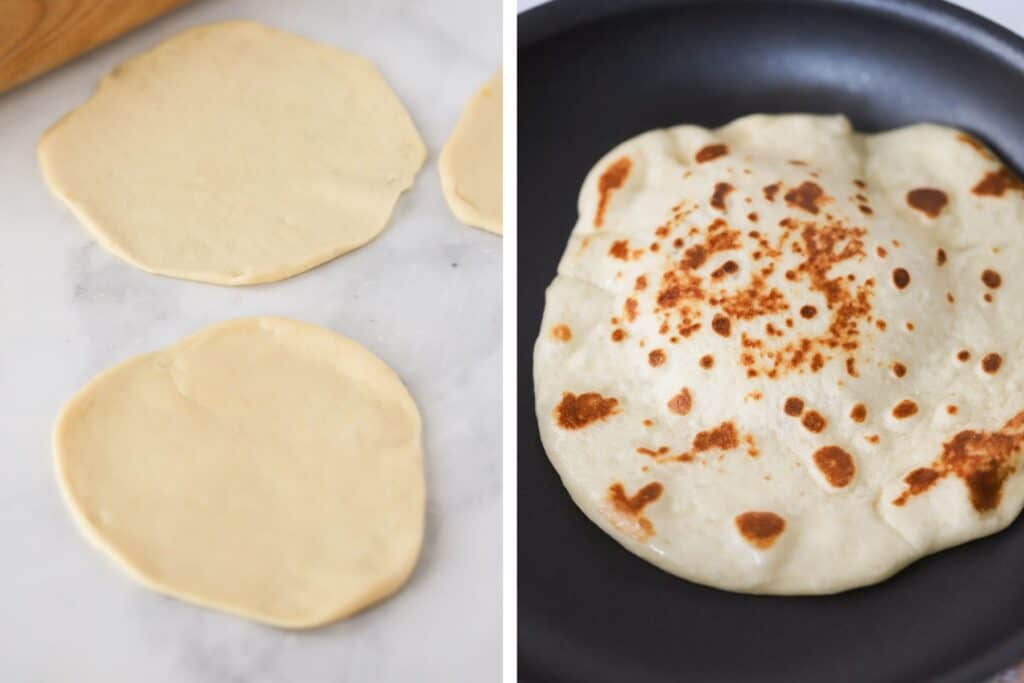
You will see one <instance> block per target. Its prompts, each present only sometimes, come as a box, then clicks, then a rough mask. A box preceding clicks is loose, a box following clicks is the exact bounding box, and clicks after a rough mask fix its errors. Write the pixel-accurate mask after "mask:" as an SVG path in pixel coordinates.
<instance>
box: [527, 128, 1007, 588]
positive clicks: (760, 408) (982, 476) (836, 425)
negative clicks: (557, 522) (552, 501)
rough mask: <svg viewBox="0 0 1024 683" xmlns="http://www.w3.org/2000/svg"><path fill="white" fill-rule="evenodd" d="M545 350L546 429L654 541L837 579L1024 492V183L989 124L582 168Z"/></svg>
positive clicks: (921, 549)
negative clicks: (995, 144)
mask: <svg viewBox="0 0 1024 683" xmlns="http://www.w3.org/2000/svg"><path fill="white" fill-rule="evenodd" d="M578 206H579V221H578V222H577V224H576V227H575V228H574V230H573V232H572V235H571V237H570V238H569V243H568V246H567V247H566V250H565V254H564V256H563V257H562V261H561V263H560V264H559V267H558V276H557V277H556V278H555V280H554V282H552V283H551V286H550V287H549V288H548V290H547V306H546V308H545V310H544V321H543V323H542V328H541V334H540V337H539V338H538V340H537V345H536V349H535V355H534V377H535V387H536V399H537V415H538V420H539V423H540V434H541V438H542V440H543V442H544V447H545V449H546V450H547V453H548V456H549V457H550V458H551V462H552V463H553V465H554V466H555V468H556V469H557V470H558V472H559V474H560V475H561V477H562V481H563V482H564V483H565V486H566V488H567V489H568V491H569V493H570V494H571V495H572V497H573V499H574V500H575V501H576V503H577V504H578V505H579V507H580V508H581V509H582V510H583V511H584V512H585V513H586V514H587V515H588V516H589V517H590V518H591V519H593V520H594V521H595V522H596V523H597V524H598V525H600V527H601V528H602V529H604V530H605V531H607V532H608V533H609V534H611V535H612V536H613V537H614V538H615V539H616V540H618V541H619V542H620V543H622V544H623V545H624V546H625V547H626V548H628V549H629V550H631V551H632V552H634V553H636V554H637V555H639V556H640V557H643V558H644V559H646V560H648V561H649V562H652V563H654V564H656V565H658V566H659V567H662V568H664V569H665V570H667V571H670V572H672V573H674V574H677V575H679V576H681V577H685V578H687V579H690V580H693V581H698V582H700V583H705V584H710V585H713V586H717V587H720V588H726V589H729V590H736V591H745V592H751V593H784V594H785V593H810V594H817V593H830V592H835V591H839V590H844V589H847V588H854V587H857V586H863V585H866V584H870V583H874V582H876V581H881V580H882V579H885V578H886V577H888V576H890V575H891V574H893V573H894V572H896V571H898V570H899V569H901V568H902V567H904V566H906V565H907V564H909V563H910V562H913V561H914V560H917V559H918V558H920V557H923V556H925V555H928V554H930V553H934V552H937V551H939V550H942V549H943V548H948V547H950V546H954V545H957V544H960V543H965V542H967V541H970V540H972V539H975V538H978V537H980V536H985V535H987V534H991V533H995V532H996V531H999V530H1000V529H1003V528H1004V527H1006V526H1007V525H1008V524H1010V522H1012V521H1013V520H1014V519H1015V518H1016V517H1017V515H1018V514H1019V513H1020V511H1021V509H1022V507H1024V469H1022V468H1021V453H1022V451H1024V395H1022V387H1024V344H1022V340H1024V273H1022V272H1021V268H1020V259H1021V256H1020V255H1021V254H1022V253H1024V184H1022V183H1021V181H1020V180H1018V179H1017V178H1016V177H1015V176H1014V175H1013V174H1012V172H1011V171H1010V170H1009V169H1007V168H1006V167H1005V166H1003V164H1002V163H1001V162H1000V161H999V160H998V159H997V158H996V157H995V155H994V154H992V153H991V152H990V151H989V150H988V149H986V148H985V146H984V145H982V144H981V143H980V142H978V141H977V140H975V139H973V138H971V137H970V136H968V135H966V134H964V133H962V132H961V131H958V130H954V129H951V128H945V127H941V126H934V125H916V126H911V127H908V128H902V129H899V130H893V131H888V132H884V133H879V134H874V135H866V134H860V133H857V132H856V131H854V130H853V129H852V128H851V126H850V123H849V121H847V120H846V119H845V118H843V117H840V116H824V117H822V116H806V115H784V116H749V117H746V118H743V119H739V120H738V121H735V122H733V123H731V124H729V125H728V126H725V127H724V128H719V129H716V130H707V129H704V128H699V127H697V126H676V127H673V128H667V129H664V130H654V131H650V132H647V133H644V134H643V135H639V136H637V137H634V138H632V139H630V140H627V141H625V142H623V143H622V144H621V145H619V146H617V147H616V148H615V149H613V150H612V151H611V152H609V153H608V155H606V156H605V157H604V158H603V159H601V160H600V161H599V162H598V163H597V165H596V166H595V167H594V169H593V170H592V171H591V173H590V174H589V175H588V176H587V178H586V180H585V181H584V183H583V186H582V189H581V192H580V195H579V204H578Z"/></svg>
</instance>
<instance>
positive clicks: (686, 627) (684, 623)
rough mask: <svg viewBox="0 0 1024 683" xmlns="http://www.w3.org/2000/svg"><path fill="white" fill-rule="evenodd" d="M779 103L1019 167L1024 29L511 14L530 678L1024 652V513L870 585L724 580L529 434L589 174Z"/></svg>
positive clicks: (934, 662)
mask: <svg viewBox="0 0 1024 683" xmlns="http://www.w3.org/2000/svg"><path fill="white" fill-rule="evenodd" d="M1006 1H1007V2H1021V1H1024V0H1006ZM792 111H800V112H823V113H833V112H843V113H845V114H846V115H847V116H849V117H850V118H851V119H852V120H853V122H854V125H855V126H856V127H857V128H859V129H863V130H869V131H872V130H880V129H885V128H891V127H894V126H900V125H903V124H908V123H913V122H917V121H935V122H940V123H946V124H951V125H954V126H958V127H960V128H963V129H966V130H969V131H972V132H974V133H975V134H976V135H978V136H979V137H980V138H982V139H984V140H986V141H987V142H989V143H990V144H991V145H992V146H993V147H994V148H995V149H996V150H998V152H999V153H1000V154H1001V155H1002V156H1003V158H1004V159H1006V160H1008V161H1009V162H1010V163H1011V165H1012V166H1014V167H1015V168H1016V169H1017V170H1020V169H1021V168H1022V167H1024V39H1021V38H1020V37H1017V36H1015V35H1013V34H1012V33H1010V32H1008V31H1006V30H1003V29H1001V28H999V27H997V26H995V25H994V24H992V23H990V22H988V21H986V20H984V19H982V18H980V17H978V16H976V15H973V14H971V13H969V12H966V11H964V10H961V9H958V8H955V7H953V6H951V5H948V4H946V3H944V2H940V1H938V0H760V1H757V0H718V1H708V0H689V1H687V0H638V1H635V2H624V1H623V0H619V1H615V0H556V1H555V2H554V3H552V4H548V5H542V6H541V7H539V8H537V9H534V10H531V11H529V12H526V13H525V14H523V15H521V16H520V18H519V121H518V126H519V129H518V130H519V311H518V313H519V406H518V410H519V671H520V676H521V678H522V679H523V680H526V681H536V682H541V681H559V682H560V681H579V682H581V683H582V682H585V683H601V682H603V681H614V682H615V683H632V682H633V681H643V682H650V683H654V682H658V681H673V682H675V681H700V682H703V681H713V682H717V681H723V682H725V681H742V682H743V683H750V682H760V681H766V682H767V681H785V682H787V683H796V682H801V681H814V682H815V683H817V682H823V683H833V682H834V683H840V682H844V681H856V682H858V683H860V682H873V681H886V682H888V681H908V682H909V681H913V682H917V681H942V682H947V681H949V682H952V681H963V682H965V683H979V682H980V681H982V680H983V679H985V677H986V676H990V675H992V674H994V673H995V672H997V671H998V670H999V669H1000V668H1002V667H1005V666H1008V665H1010V664H1012V663H1013V662H1015V661H1016V660H1018V659H1021V658H1024V521H1018V522H1017V523H1016V524H1014V525H1013V526H1011V527H1010V528H1009V529H1008V530H1006V531H1005V532H1003V533H1001V534H997V535H996V536H993V537H990V538H987V539H983V540H980V541H975V542H973V543H969V544H967V545H965V546H961V547H960V548H956V549H953V550H949V551H946V552H943V553H940V554H939V555H937V556H934V557H931V558H927V559H925V560H922V561H921V562H918V563H917V564H915V565H913V566H911V567H910V568H908V569H907V570H905V571H904V572H902V573H900V574H898V575H897V576H896V577H894V578H893V579H890V580H889V581H886V582H884V583H882V584H881V585H878V586H874V587H870V588H864V589H860V590H856V591H851V592H847V593H843V594H840V595H835V596H829V597H818V598H776V597H753V596H745V595H734V594H730V593H725V592H721V591H716V590H713V589H710V588H704V587H701V586H696V585H694V584H691V583H688V582H686V581H682V580H680V579H677V578H675V577H672V576H670V575H668V574H666V573H664V572H662V571H660V570H658V569H656V568H654V567H653V566H651V565H649V564H647V563H645V562H643V561H642V560H639V559H637V558H636V557H634V556H632V555H631V554H629V553H628V552H626V551H625V550H623V549H622V548H621V547H620V546H619V545H618V544H617V543H615V542H614V541H613V540H612V539H610V538H609V537H607V536H605V534H603V533H602V532H601V531H600V530H598V528H597V527H596V526H594V525H593V524H591V523H590V522H589V521H588V520H587V519H586V518H585V517H584V516H583V514H582V513H580V512H579V511H578V510H577V509H576V507H575V505H573V503H572V501H570V499H569V496H568V495H567V494H566V492H565V491H564V489H563V488H562V486H561V483H560V482H559V479H558V477H557V475H556V474H555V471H554V470H553V469H552V468H551V466H550V464H549V463H548V461H547V458H546V457H545V455H544V451H543V449H542V447H541V444H540V440H539V438H538V435H537V424H536V418H535V416H534V411H533V382H532V378H531V372H532V371H531V367H532V363H531V354H532V348H533V342H534V339H535V338H536V336H537V331H538V327H539V324H540V318H541V311H542V310H543V306H544V288H545V287H546V286H547V284H548V282H549V281H550V280H551V278H552V277H553V276H554V273H555V266H556V264H557V261H558V258H559V256H560V255H561V253H562V249H563V248H564V246H565V242H566V238H567V237H568V235H569V231H570V230H571V228H572V226H573V223H574V222H575V219H576V194H577V192H578V190H579V186H580V183H581V181H582V180H583V177H584V174H585V173H586V172H587V170H588V169H589V168H590V167H591V166H592V165H593V164H594V162H595V161H597V159H598V158H600V157H601V155H602V154H604V152H606V151H607V150H609V149H611V148H612V146H614V145H615V144H616V143H618V142H620V141H622V140H625V139H626V138H628V137H630V136H632V135H635V134H637V133H640V132H642V131H645V130H648V129H650V128H655V127H659V126H668V125H672V124H678V123H697V124H701V125H705V126H716V125H720V124H723V123H726V122H727V121H729V120H731V119H733V118H735V117H737V116H741V115H743V114H749V113H752V112H792ZM979 227H982V228H983V226H979Z"/></svg>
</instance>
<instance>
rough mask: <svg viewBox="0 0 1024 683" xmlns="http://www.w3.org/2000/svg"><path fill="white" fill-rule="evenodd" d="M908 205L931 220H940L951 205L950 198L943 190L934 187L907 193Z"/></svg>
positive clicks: (921, 188)
mask: <svg viewBox="0 0 1024 683" xmlns="http://www.w3.org/2000/svg"><path fill="white" fill-rule="evenodd" d="M907 204H909V205H910V207H911V208H913V209H917V210H918V211H920V212H921V213H923V214H924V215H926V216H928V217H929V218H938V217H939V214H940V213H942V210H943V209H945V208H946V205H947V204H949V197H947V196H946V193H945V192H943V191H942V190H936V189H935V188H933V187H919V188H917V189H916V190H911V191H910V192H908V193H907Z"/></svg>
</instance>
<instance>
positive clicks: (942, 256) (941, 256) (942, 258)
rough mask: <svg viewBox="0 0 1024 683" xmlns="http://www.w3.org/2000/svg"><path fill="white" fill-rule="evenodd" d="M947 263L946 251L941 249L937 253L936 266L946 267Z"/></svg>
mask: <svg viewBox="0 0 1024 683" xmlns="http://www.w3.org/2000/svg"><path fill="white" fill-rule="evenodd" d="M946 261H947V257H946V250H945V249H939V250H938V251H937V252H935V265H937V266H940V267H941V266H944V265H946Z"/></svg>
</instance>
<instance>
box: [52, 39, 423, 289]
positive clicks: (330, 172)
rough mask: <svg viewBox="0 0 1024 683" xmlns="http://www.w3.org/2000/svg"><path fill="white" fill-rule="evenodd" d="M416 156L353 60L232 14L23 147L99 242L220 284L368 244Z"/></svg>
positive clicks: (392, 99) (310, 263)
mask: <svg viewBox="0 0 1024 683" xmlns="http://www.w3.org/2000/svg"><path fill="white" fill-rule="evenodd" d="M425 156H426V150H425V148H424V145H423V142H422V140H421V139H420V136H419V134H418V133H417V132H416V128H415V127H414V126H413V123H412V121H411V120H410V119H409V116H408V114H407V113H406V112H405V109H403V107H402V104H401V102H399V101H398V98H397V97H396V96H395V94H394V93H393V92H392V91H391V89H390V88H389V87H388V85H387V83H386V82H385V81H384V79H383V78H382V77H381V75H380V73H378V72H377V70H376V69H375V68H374V66H373V65H372V64H371V63H370V62H369V61H367V60H365V59H363V58H362V57H357V56H355V55H351V54H348V53H345V52H342V51H340V50H337V49H335V48H333V47H328V46H326V45H320V44H318V43H314V42H311V41H309V40H306V39H304V38H300V37H298V36H294V35H291V34H288V33H283V32H281V31H276V30H274V29H271V28H268V27H266V26H262V25H260V24H256V23H253V22H245V21H232V22H227V23H222V24H214V25H210V26H203V27H200V28H194V29H190V30H188V31H185V32H183V33H181V34H178V35H177V36H175V37H173V38H171V39H169V40H167V41H165V42H163V43H161V44H160V45H158V46H157V47H155V48H153V49H152V50H150V51H149V52H147V53H145V54H143V55H141V56H139V57H135V58H134V59H131V60H129V61H127V62H125V63H124V64H122V65H121V66H119V67H118V68H116V69H114V71H113V72H112V73H111V74H110V75H108V76H107V77H106V78H104V79H103V80H102V81H101V82H100V85H99V88H98V89H97V91H96V93H95V94H94V95H93V96H92V98H91V99H90V100H89V101H87V102H86V103H85V104H84V105H82V106H81V107H79V108H78V109H77V110H75V111H73V112H72V113H71V114H69V115H68V116H66V117H65V118H64V119H63V120H61V121H60V122H59V123H57V124H56V125H55V126H54V127H53V128H51V129H50V130H49V131H48V132H47V133H46V134H45V135H44V136H43V138H42V141H41V142H40V144H39V160H40V163H41V164H42V168H43V174H44V175H45V177H46V181H47V183H48V184H49V186H50V188H51V189H52V190H53V192H54V193H55V194H56V195H57V196H58V197H59V198H60V199H62V200H63V201H64V202H65V203H67V205H68V206H69V207H70V208H71V210H72V211H73V212H74V213H75V215H76V216H77V217H78V218H79V220H81V221H82V223H84V224H85V225H86V226H87V227H88V228H89V230H90V231H91V232H92V234H93V235H94V236H95V237H96V239H97V240H98V241H99V242H100V243H101V244H102V245H103V246H105V247H106V248H107V249H109V250H110V251H112V252H114V253H115V254H116V255H118V256H120V257H121V258H123V259H124V260H126V261H128V262H129V263H132V264H134V265H136V266H138V267H139V268H142V269H143V270H146V271H149V272H153V273H159V274H162V275H170V276H173V277H179V278H185V279H188V280H200V281H203V282H214V283H218V284H228V285H243V284H253V283H259V282H272V281H275V280H281V279H284V278H287V277H290V276H292V275H295V274H297V273H301V272H303V271H305V270H308V269H310V268H313V267H314V266H317V265H319V264H321V263H324V262H325V261H329V260H330V259H333V258H334V257H336V256H339V255H340V254H344V253H345V252H348V251H351V250H352V249H355V248H357V247H359V246H361V245H363V244H365V243H366V242H369V241H370V240H371V239H373V238H374V237H375V236H376V235H377V234H378V233H379V232H380V231H381V230H382V229H383V228H384V225H385V224H386V223H387V221H388V218H389V217H390V215H391V211H392V208H393V207H394V205H395V202H396V201H397V199H398V196H399V195H400V194H401V193H402V192H403V191H404V190H405V189H407V188H408V187H409V186H410V185H411V184H412V181H413V178H414V177H415V175H416V172H417V171H418V170H419V168H420V167H421V166H422V165H423V161H424V159H425Z"/></svg>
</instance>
